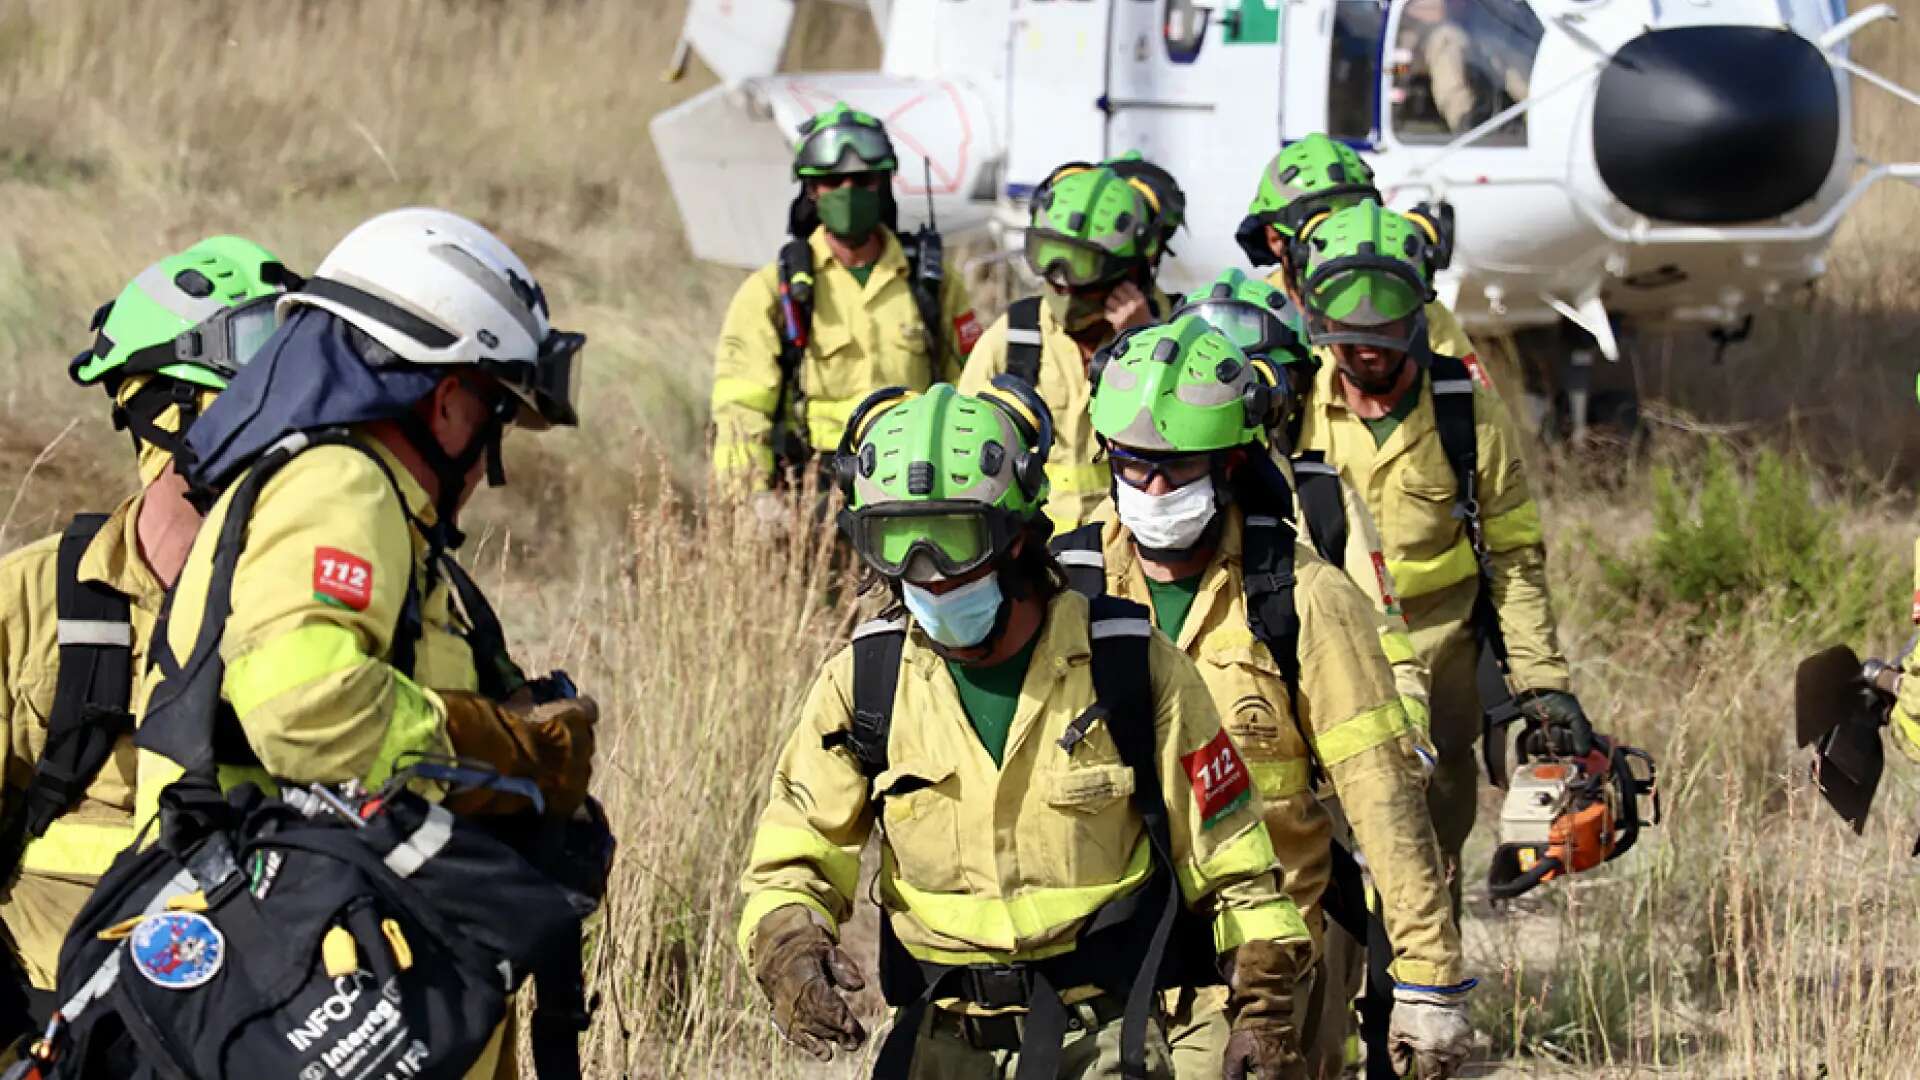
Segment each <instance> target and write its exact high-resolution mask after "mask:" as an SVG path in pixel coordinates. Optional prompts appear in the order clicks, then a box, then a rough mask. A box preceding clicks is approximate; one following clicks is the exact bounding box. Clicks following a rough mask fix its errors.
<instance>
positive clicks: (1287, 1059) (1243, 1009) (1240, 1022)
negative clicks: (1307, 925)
mask: <svg viewBox="0 0 1920 1080" xmlns="http://www.w3.org/2000/svg"><path fill="white" fill-rule="evenodd" d="M1311 952H1312V946H1311V945H1309V944H1308V943H1307V942H1304V941H1300V942H1279V941H1249V942H1247V943H1246V944H1244V945H1242V946H1240V947H1239V948H1237V949H1235V950H1234V951H1233V959H1232V960H1230V961H1229V962H1228V975H1227V990H1228V996H1227V1016H1228V1017H1229V1018H1230V1019H1231V1021H1232V1024H1233V1028H1232V1032H1233V1033H1232V1034H1231V1035H1230V1036H1228V1038H1227V1059H1226V1062H1225V1066H1224V1076H1225V1080H1306V1077H1307V1063H1306V1060H1305V1059H1304V1058H1302V1057H1301V1056H1300V1033H1299V1031H1298V1030H1297V1029H1296V1028H1295V1027H1294V1022H1293V1001H1294V987H1295V985H1296V984H1297V983H1299V981H1300V980H1301V979H1303V978H1306V977H1307V976H1308V975H1309V973H1310V971H1311V968H1310V962H1311V960H1312V956H1311Z"/></svg>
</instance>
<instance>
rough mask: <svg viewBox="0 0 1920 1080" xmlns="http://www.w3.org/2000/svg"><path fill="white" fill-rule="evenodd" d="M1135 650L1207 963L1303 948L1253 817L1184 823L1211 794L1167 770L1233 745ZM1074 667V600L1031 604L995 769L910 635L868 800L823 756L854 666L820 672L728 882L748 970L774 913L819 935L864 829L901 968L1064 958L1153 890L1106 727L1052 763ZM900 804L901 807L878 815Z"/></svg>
mask: <svg viewBox="0 0 1920 1080" xmlns="http://www.w3.org/2000/svg"><path fill="white" fill-rule="evenodd" d="M1149 649H1150V654H1149V655H1150V660H1149V665H1150V667H1151V672H1152V682H1153V689H1154V710H1153V711H1154V721H1155V731H1156V737H1157V741H1158V751H1159V752H1158V762H1157V765H1158V773H1159V779H1160V783H1161V785H1162V787H1163V789H1164V794H1165V798H1166V803H1167V807H1168V816H1169V820H1170V824H1171V828H1172V834H1173V835H1172V840H1173V856H1174V860H1175V863H1176V865H1177V867H1178V870H1179V878H1180V888H1181V892H1182V894H1183V896H1184V897H1185V899H1186V901H1187V902H1188V904H1189V905H1190V906H1191V907H1192V908H1193V909H1194V910H1196V911H1197V912H1199V913H1201V914H1203V915H1207V916H1210V917H1211V918H1212V920H1213V927H1214V944H1215V946H1216V948H1218V949H1219V950H1220V951H1222V952H1224V951H1226V950H1229V949H1232V948H1235V947H1236V946H1238V945H1239V944H1241V943H1242V942H1245V941H1249V940H1254V939H1272V940H1279V941H1288V942H1295V943H1297V944H1298V946H1299V948H1300V949H1301V950H1302V951H1303V952H1304V951H1306V950H1308V949H1310V948H1311V944H1310V938H1309V935H1308V932H1307V927H1306V924H1305V923H1304V922H1303V921H1302V919H1301V916H1300V912H1299V911H1298V909H1296V908H1295V907H1294V905H1293V902H1292V901H1291V900H1289V899H1287V897H1286V895H1285V894H1284V893H1283V892H1281V891H1280V871H1279V868H1278V867H1277V865H1276V864H1275V861H1274V855H1273V847H1272V845H1271V844H1270V842H1269V841H1268V839H1267V832H1266V830H1265V829H1263V828H1260V813H1259V803H1258V801H1257V800H1255V799H1252V798H1247V797H1243V798H1240V799H1238V800H1234V801H1229V802H1227V803H1226V804H1225V805H1221V806H1217V807H1210V808H1209V810H1210V813H1211V816H1208V817H1205V818H1203V817H1202V813H1201V805H1200V803H1201V799H1202V797H1203V794H1204V795H1205V796H1206V797H1209V798H1211V797H1214V796H1215V795H1216V794H1218V793H1216V792H1213V791H1212V790H1211V789H1207V790H1205V791H1204V792H1203V790H1202V787H1201V782H1200V781H1194V782H1191V783H1190V781H1189V775H1190V772H1189V769H1188V767H1187V766H1186V765H1185V764H1183V761H1182V759H1183V758H1187V757H1190V756H1192V755H1195V754H1199V753H1201V752H1202V751H1203V750H1205V751H1206V752H1207V753H1218V752H1220V751H1221V750H1230V747H1231V745H1232V744H1231V743H1230V742H1228V741H1227V740H1226V737H1225V736H1224V735H1223V734H1222V732H1221V727H1220V722H1219V718H1218V715H1217V714H1216V712H1215V711H1214V707H1213V702H1212V699H1211V698H1210V697H1209V696H1208V694H1207V690H1206V687H1205V685H1204V684H1203V683H1202V682H1201V681H1200V678H1199V676H1198V674H1197V673H1196V672H1195V671H1194V667H1193V663H1192V661H1190V660H1188V659H1187V658H1186V657H1185V656H1183V655H1181V653H1180V651H1179V650H1178V649H1176V648H1174V646H1173V645H1172V643H1171V642H1169V641H1167V640H1166V639H1165V638H1164V637H1162V636H1160V635H1154V636H1153V638H1152V639H1151V644H1150V646H1149ZM1091 657H1092V651H1091V646H1090V643H1089V639H1088V608H1087V601H1086V600H1085V599H1083V598H1082V597H1080V596H1079V595H1078V594H1075V593H1070V592H1069V593H1063V594H1061V595H1060V596H1058V597H1056V598H1055V599H1054V600H1052V601H1051V602H1050V604H1049V608H1048V612H1047V619H1046V623H1045V625H1044V626H1043V627H1042V629H1041V631H1040V639H1039V642H1038V644H1037V646H1036V648H1035V651H1034V654H1033V660H1032V664H1031V666H1030V667H1029V668H1028V670H1027V676H1026V682H1025V684H1024V685H1023V686H1022V688H1021V692H1020V704H1019V708H1018V711H1017V712H1016V713H1015V715H1014V721H1013V728H1012V732H1011V734H1010V735H1009V737H1008V740H1007V747H1006V753H1005V756H1004V758H1003V763H1002V765H1001V766H999V767H997V768H996V767H995V765H994V763H993V759H992V758H991V757H989V756H988V754H987V751H986V749H985V747H983V746H982V745H981V743H980V738H979V735H978V734H977V733H976V732H975V731H974V729H973V726H972V724H970V723H969V722H968V720H967V716H966V712H965V711H964V709H963V708H962V706H961V704H960V697H959V693H958V692H957V691H956V690H955V689H954V685H953V678H952V676H951V675H949V674H948V672H947V669H946V666H945V664H944V663H943V662H942V661H941V659H940V658H939V657H938V656H937V655H935V654H934V652H933V650H932V649H931V648H929V647H928V644H927V642H926V640H925V639H924V638H923V637H922V636H921V633H920V631H919V630H918V628H913V629H910V630H909V633H908V638H907V641H906V646H905V653H904V657H903V659H902V662H901V667H900V682H899V689H898V691H897V693H896V697H895V699H894V712H893V723H892V731H891V735H890V738H889V742H888V758H889V762H890V766H891V767H890V768H889V769H888V770H887V771H886V772H884V773H882V774H881V775H880V776H879V777H877V778H876V779H875V781H874V782H873V784H872V785H871V786H869V784H868V782H867V780H866V778H865V777H863V776H862V775H861V772H860V768H859V765H858V764H857V762H856V761H855V759H854V757H853V756H852V754H851V753H850V752H849V751H847V750H845V749H842V748H836V749H832V750H828V749H825V748H824V747H823V745H822V740H823V739H824V738H825V737H826V736H828V735H830V734H832V733H834V732H839V731H844V730H847V729H848V728H849V726H850V724H851V722H852V711H853V704H852V694H853V654H852V650H851V649H848V650H843V651H842V652H840V653H839V654H838V655H837V656H835V657H834V658H833V659H832V660H830V661H828V662H827V665H826V667H825V668H824V669H823V670H822V672H821V674H820V676H819V678H818V679H817V680H816V681H815V683H814V685H813V687H812V689H811V690H810V691H809V692H808V695H807V698H806V703H805V705H804V707H803V710H802V713H801V717H800V722H799V725H798V726H797V727H796V728H795V730H794V732H793V734H792V736H791V737H789V738H788V740H787V743H786V747H785V749H784V750H782V752H781V754H780V758H779V762H778V764H777V765H776V766H775V769H774V775H773V782H772V784H771V785H770V792H769V795H768V801H767V805H766V809H765V810H764V811H763V812H762V813H761V816H760V823H759V827H758V829H757V830H756V832H755V834H754V840H753V850H752V854H751V855H750V856H749V858H748V863H747V869H746V872H745V874H744V875H743V876H742V879H741V887H742V889H743V890H744V892H745V894H746V906H745V909H744V911H743V912H742V914H741V917H740V949H741V953H742V955H743V956H746V958H747V961H748V964H749V965H750V966H751V964H752V956H751V955H750V949H751V945H752V942H753V936H754V928H755V927H756V926H758V925H759V923H760V920H761V919H762V918H763V917H765V916H766V915H767V913H768V912H771V911H773V910H775V909H777V908H780V907H784V906H786V905H788V904H802V905H805V906H806V907H808V908H811V909H812V910H813V911H815V912H817V913H819V914H820V915H821V916H822V917H823V918H824V919H826V920H827V925H829V926H832V927H838V926H839V925H841V924H842V923H844V922H845V921H846V919H847V917H848V915H849V913H850V912H851V910H852V907H853V900H854V890H855V888H856V886H857V884H858V882H859V877H860V849H861V848H862V847H863V846H864V845H865V843H866V840H867V835H868V833H869V832H871V831H872V829H873V825H874V821H875V818H876V816H877V817H878V818H879V819H880V820H881V822H882V823H883V825H884V829H883V830H882V832H881V862H880V872H879V885H880V889H879V892H880V900H881V903H882V904H883V906H884V908H885V912H886V917H888V918H890V919H891V920H892V925H893V929H894V931H895V933H896V934H898V936H899V938H900V941H901V944H902V945H904V946H905V947H906V949H907V950H908V951H909V952H911V953H912V954H913V955H914V956H916V957H918V958H920V959H922V960H926V961H932V962H938V963H944V964H966V963H1011V962H1015V961H1024V960H1039V959H1044V958H1046V957H1049V956H1055V955H1060V954H1063V953H1067V952H1070V951H1072V949H1073V947H1074V940H1075V936H1076V935H1077V934H1078V933H1079V931H1080V929H1081V928H1082V927H1083V926H1084V925H1085V924H1086V922H1087V920H1088V919H1089V918H1090V917H1091V916H1092V915H1093V914H1094V912H1096V911H1097V910H1098V909H1099V908H1100V907H1101V906H1102V905H1104V904H1106V903H1107V902H1108V901H1110V900H1113V899H1115V898H1117V897H1122V896H1125V895H1127V894H1128V893H1130V892H1132V891H1133V890H1135V889H1137V888H1139V887H1140V886H1141V885H1143V884H1144V883H1145V882H1146V881H1147V880H1148V878H1149V876H1150V875H1151V873H1152V864H1151V862H1150V855H1149V847H1148V842H1147V836H1146V831H1145V828H1144V826H1143V825H1142V824H1141V821H1140V817H1139V815H1138V814H1137V812H1136V811H1135V810H1134V807H1133V804H1132V802H1131V801H1130V799H1129V796H1130V795H1131V794H1132V791H1133V784H1134V774H1133V772H1132V771H1131V770H1130V769H1128V768H1127V767H1126V766H1124V765H1122V764H1121V762H1120V756H1119V751H1118V749H1117V748H1116V747H1115V745H1114V743H1113V740H1112V738H1111V736H1110V735H1109V734H1108V732H1107V730H1106V728H1105V727H1104V726H1103V725H1099V724H1095V725H1093V726H1092V727H1091V728H1089V729H1088V733H1087V736H1086V738H1085V739H1084V740H1083V741H1081V742H1080V743H1079V744H1078V745H1077V746H1075V747H1074V749H1073V751H1072V752H1071V753H1069V752H1068V751H1066V750H1064V749H1062V748H1061V747H1060V746H1059V744H1058V740H1059V738H1060V737H1061V735H1062V734H1063V733H1064V732H1065V731H1066V729H1067V725H1068V724H1070V723H1072V722H1073V720H1074V719H1075V718H1076V717H1078V716H1080V715H1081V714H1082V713H1083V712H1085V711H1086V709H1087V707H1088V706H1090V705H1091V704H1093V701H1094V693H1093V676H1092V669H1091V666H1090V660H1091ZM1203 756H1204V755H1203ZM1196 760H1197V759H1196ZM1200 771H1201V773H1202V775H1204V773H1205V770H1200ZM909 781H911V783H909ZM903 785H904V787H905V788H910V789H912V790H903V791H902V793H901V794H897V795H894V796H891V797H889V798H886V799H885V800H881V799H879V798H877V797H876V796H877V794H878V793H882V792H886V791H889V790H894V789H896V788H897V787H901V786H903ZM1245 794H1246V795H1248V796H1250V795H1251V791H1250V789H1249V790H1248V791H1246V792H1245Z"/></svg>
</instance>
